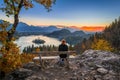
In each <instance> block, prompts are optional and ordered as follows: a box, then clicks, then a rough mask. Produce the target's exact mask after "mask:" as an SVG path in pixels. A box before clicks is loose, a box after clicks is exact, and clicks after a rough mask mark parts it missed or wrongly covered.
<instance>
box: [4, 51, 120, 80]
mask: <svg viewBox="0 0 120 80" xmlns="http://www.w3.org/2000/svg"><path fill="white" fill-rule="evenodd" d="M48 62H49V65H47V66H46V68H45V69H43V70H42V69H41V67H40V66H39V65H37V64H34V63H28V64H25V65H24V67H23V68H20V69H17V70H15V71H13V72H12V73H10V74H9V75H7V76H6V78H5V80H120V56H119V55H116V54H114V53H111V52H106V51H100V50H86V51H85V52H84V53H83V54H81V55H78V56H77V57H76V58H75V59H70V60H69V66H70V69H68V68H66V67H65V66H64V67H61V66H59V65H58V64H57V63H56V62H57V60H49V61H45V63H48ZM45 65H46V64H45ZM56 65H57V66H56Z"/></svg>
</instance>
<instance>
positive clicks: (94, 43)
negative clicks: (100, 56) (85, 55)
mask: <svg viewBox="0 0 120 80" xmlns="http://www.w3.org/2000/svg"><path fill="white" fill-rule="evenodd" d="M75 49H76V51H77V52H80V53H82V52H84V51H85V50H87V49H95V50H105V51H112V52H115V53H118V54H120V17H119V18H118V19H115V20H114V21H113V22H112V23H111V24H110V25H109V26H106V28H105V30H104V31H103V32H101V33H95V34H94V35H93V36H91V37H90V38H89V39H84V40H83V41H82V42H81V43H79V44H77V45H76V46H75Z"/></svg>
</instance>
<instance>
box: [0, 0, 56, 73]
mask: <svg viewBox="0 0 120 80" xmlns="http://www.w3.org/2000/svg"><path fill="white" fill-rule="evenodd" d="M2 1H3V2H4V4H2V5H3V7H0V10H2V11H3V12H4V13H5V14H6V16H8V17H9V16H13V17H14V22H13V25H10V23H9V22H7V21H2V22H0V43H2V47H1V48H0V54H1V53H2V58H0V70H3V71H4V72H10V71H11V70H14V69H16V68H19V67H20V66H21V65H22V63H24V61H23V60H25V58H26V57H27V56H28V55H20V54H19V47H17V45H16V44H14V43H13V41H14V40H15V39H14V34H15V31H16V28H17V25H18V23H19V15H20V12H21V10H22V9H23V8H25V9H29V8H32V7H33V6H34V4H33V1H34V2H37V3H39V4H41V5H43V6H44V7H45V8H46V9H47V10H48V11H50V10H51V6H52V4H53V3H55V0H2ZM9 26H11V27H12V28H11V29H10V30H7V27H9ZM21 56H22V57H21ZM23 56H25V58H23ZM30 57H31V56H30ZM32 57H33V56H32ZM21 58H23V59H21ZM26 59H27V58H26ZM27 61H28V60H27ZM27 61H26V62H27Z"/></svg>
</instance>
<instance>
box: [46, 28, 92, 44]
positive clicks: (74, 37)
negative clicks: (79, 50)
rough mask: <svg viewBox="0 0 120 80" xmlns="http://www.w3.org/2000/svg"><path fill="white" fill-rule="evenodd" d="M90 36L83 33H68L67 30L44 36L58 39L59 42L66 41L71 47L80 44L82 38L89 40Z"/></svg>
mask: <svg viewBox="0 0 120 80" xmlns="http://www.w3.org/2000/svg"><path fill="white" fill-rule="evenodd" d="M91 35H92V34H86V33H85V32H83V31H75V32H70V31H69V30H67V29H62V30H58V31H54V32H52V33H49V34H46V36H49V37H54V38H58V39H59V40H61V39H66V41H67V43H69V44H71V45H75V44H77V43H79V42H81V41H82V40H83V39H84V38H89V37H90V36H91Z"/></svg>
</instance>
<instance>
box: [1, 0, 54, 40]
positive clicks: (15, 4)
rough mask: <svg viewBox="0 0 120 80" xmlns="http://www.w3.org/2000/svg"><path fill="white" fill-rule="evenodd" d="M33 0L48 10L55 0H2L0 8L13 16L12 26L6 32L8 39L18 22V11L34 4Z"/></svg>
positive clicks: (7, 14) (10, 37)
mask: <svg viewBox="0 0 120 80" xmlns="http://www.w3.org/2000/svg"><path fill="white" fill-rule="evenodd" d="M33 1H34V2H36V3H39V4H41V5H43V6H44V7H45V8H46V9H47V10H48V11H50V10H51V6H52V4H53V3H55V0H3V2H4V4H3V7H2V8H0V10H2V11H3V12H5V14H6V16H8V17H9V16H13V17H14V22H13V26H12V28H11V29H10V30H9V31H8V32H7V33H8V41H11V39H12V37H13V35H14V33H15V30H16V28H17V25H18V23H19V14H20V11H21V10H22V9H23V8H25V9H29V8H32V7H33V6H34V4H33Z"/></svg>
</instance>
